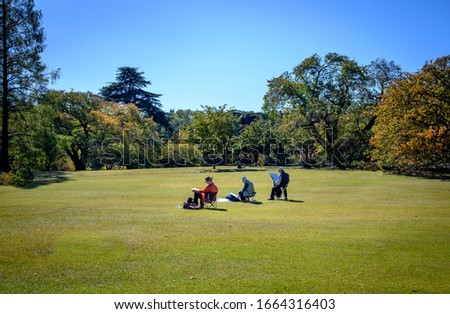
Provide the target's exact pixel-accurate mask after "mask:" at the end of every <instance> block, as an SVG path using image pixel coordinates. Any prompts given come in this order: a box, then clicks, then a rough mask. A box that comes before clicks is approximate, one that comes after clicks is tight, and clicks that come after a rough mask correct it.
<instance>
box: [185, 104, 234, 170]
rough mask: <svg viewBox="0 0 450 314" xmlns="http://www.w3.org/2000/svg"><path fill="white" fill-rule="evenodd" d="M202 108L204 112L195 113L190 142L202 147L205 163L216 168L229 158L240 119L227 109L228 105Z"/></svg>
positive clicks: (190, 129)
mask: <svg viewBox="0 0 450 314" xmlns="http://www.w3.org/2000/svg"><path fill="white" fill-rule="evenodd" d="M202 108H203V110H202V111H196V112H195V113H194V117H193V120H192V123H191V125H190V128H189V141H190V142H191V143H195V144H198V145H200V147H201V151H202V152H203V156H204V161H205V163H206V164H208V165H213V167H214V168H215V166H216V165H219V164H223V163H226V162H227V160H228V158H229V149H230V147H229V145H230V140H231V139H232V137H233V136H235V135H237V124H238V119H237V118H236V116H235V115H234V114H233V111H232V110H227V109H226V105H223V106H220V107H218V108H215V107H211V106H203V107H202Z"/></svg>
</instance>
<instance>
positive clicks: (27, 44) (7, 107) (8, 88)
mask: <svg viewBox="0 0 450 314" xmlns="http://www.w3.org/2000/svg"><path fill="white" fill-rule="evenodd" d="M41 19H42V13H41V12H40V11H39V10H35V8H34V0H1V22H0V23H1V30H0V62H1V72H0V78H1V81H2V83H1V94H2V95H1V106H2V137H1V139H2V154H1V157H2V158H1V168H2V170H3V171H4V172H9V171H10V170H11V163H10V155H9V149H10V147H9V146H10V139H11V134H10V130H9V124H10V116H11V113H13V112H14V111H15V110H20V108H21V107H20V106H21V104H23V103H26V102H27V100H29V97H30V96H32V95H33V94H34V92H35V91H37V90H39V89H41V88H43V87H45V86H46V83H47V76H46V74H45V69H46V67H45V65H44V64H43V63H42V60H41V57H40V54H41V53H42V52H43V50H44V48H45V46H44V41H45V34H44V29H43V27H42V26H41Z"/></svg>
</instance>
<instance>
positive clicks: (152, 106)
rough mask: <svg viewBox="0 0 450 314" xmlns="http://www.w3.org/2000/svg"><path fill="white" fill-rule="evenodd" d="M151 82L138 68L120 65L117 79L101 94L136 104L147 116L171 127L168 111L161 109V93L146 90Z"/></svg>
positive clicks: (108, 98)
mask: <svg viewBox="0 0 450 314" xmlns="http://www.w3.org/2000/svg"><path fill="white" fill-rule="evenodd" d="M148 85H151V82H150V81H148V80H146V79H145V77H144V73H143V72H139V71H138V68H132V67H120V68H119V69H118V70H117V75H116V81H115V82H113V83H110V84H109V85H107V86H105V87H103V88H102V89H100V95H101V96H102V97H104V98H105V99H106V100H108V101H115V102H118V103H121V104H130V103H131V104H135V105H136V106H137V107H138V108H139V109H140V110H141V111H142V112H143V113H144V115H145V116H146V117H152V118H153V120H154V121H155V122H156V123H158V124H160V125H162V126H163V127H164V128H166V129H170V124H169V120H168V118H167V115H166V113H165V112H164V111H163V110H162V109H161V103H160V101H159V97H160V96H161V95H160V94H154V93H151V92H148V91H146V90H144V88H146V87H147V86H148Z"/></svg>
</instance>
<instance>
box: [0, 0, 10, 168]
mask: <svg viewBox="0 0 450 314" xmlns="http://www.w3.org/2000/svg"><path fill="white" fill-rule="evenodd" d="M2 6H3V12H2V13H3V16H2V26H3V27H2V32H3V34H2V50H3V56H2V58H3V63H2V89H3V93H2V107H3V113H2V162H1V167H2V170H3V171H4V172H10V171H11V165H10V164H9V128H8V125H9V99H8V98H9V86H8V85H9V82H8V45H7V44H8V42H7V35H8V34H7V27H6V15H7V12H6V11H7V5H6V3H5V1H4V0H3V1H2Z"/></svg>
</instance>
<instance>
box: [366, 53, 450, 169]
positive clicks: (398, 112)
mask: <svg viewBox="0 0 450 314" xmlns="http://www.w3.org/2000/svg"><path fill="white" fill-rule="evenodd" d="M375 114H376V115H377V123H376V125H375V134H374V136H373V137H372V139H371V144H372V146H373V155H372V159H373V161H375V162H377V163H378V164H379V165H380V166H381V167H384V168H392V169H395V170H398V171H401V172H407V173H415V172H418V171H432V172H448V171H450V55H448V56H444V57H442V58H438V59H436V60H435V61H434V62H428V63H426V64H425V65H424V66H423V68H422V69H421V70H420V71H419V72H417V73H410V74H407V75H406V76H405V77H404V78H402V79H399V80H397V81H396V82H395V83H394V84H392V85H391V86H390V87H389V88H388V89H387V90H386V92H385V93H384V95H383V97H382V99H381V101H380V103H379V106H378V107H377V108H376V109H375Z"/></svg>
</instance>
